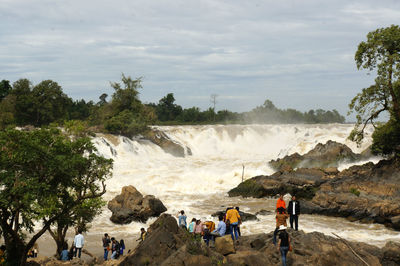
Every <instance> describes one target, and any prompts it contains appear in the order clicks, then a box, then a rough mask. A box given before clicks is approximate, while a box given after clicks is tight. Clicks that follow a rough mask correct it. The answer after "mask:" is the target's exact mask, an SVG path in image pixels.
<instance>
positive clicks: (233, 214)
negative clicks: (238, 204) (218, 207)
mask: <svg viewBox="0 0 400 266" xmlns="http://www.w3.org/2000/svg"><path fill="white" fill-rule="evenodd" d="M226 220H227V221H229V224H230V231H231V236H232V240H233V241H235V240H236V241H238V238H239V235H238V225H239V221H241V217H240V214H239V212H238V211H237V210H236V209H234V208H231V209H229V210H228V211H227V212H226Z"/></svg>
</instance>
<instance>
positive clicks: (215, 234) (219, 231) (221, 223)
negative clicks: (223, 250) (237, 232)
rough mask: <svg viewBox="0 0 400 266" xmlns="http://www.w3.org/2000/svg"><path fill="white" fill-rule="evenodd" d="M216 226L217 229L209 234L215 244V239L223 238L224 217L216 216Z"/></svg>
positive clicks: (224, 230)
mask: <svg viewBox="0 0 400 266" xmlns="http://www.w3.org/2000/svg"><path fill="white" fill-rule="evenodd" d="M218 220H219V222H218V225H217V229H215V230H214V231H212V232H211V236H212V240H213V242H215V238H216V237H220V236H224V235H225V232H226V224H225V222H224V216H222V215H220V216H218Z"/></svg>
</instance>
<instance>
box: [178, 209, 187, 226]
mask: <svg viewBox="0 0 400 266" xmlns="http://www.w3.org/2000/svg"><path fill="white" fill-rule="evenodd" d="M176 216H177V217H178V221H179V227H182V228H184V229H186V228H187V224H186V215H185V212H184V211H183V210H182V211H180V212H178V214H177V215H176Z"/></svg>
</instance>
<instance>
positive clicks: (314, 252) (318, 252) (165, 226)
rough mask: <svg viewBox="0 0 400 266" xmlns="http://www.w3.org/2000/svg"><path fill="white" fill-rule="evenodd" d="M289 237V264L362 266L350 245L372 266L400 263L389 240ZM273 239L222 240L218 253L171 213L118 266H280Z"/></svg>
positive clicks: (293, 234)
mask: <svg viewBox="0 0 400 266" xmlns="http://www.w3.org/2000/svg"><path fill="white" fill-rule="evenodd" d="M288 233H289V235H290V238H291V243H292V247H293V251H291V252H289V253H288V256H287V260H288V265H297V266H300V265H349V266H350V265H351V266H352V265H363V262H362V261H361V260H360V259H359V258H358V257H357V256H356V255H355V254H354V253H353V252H352V251H351V249H350V248H349V246H350V247H351V248H352V249H353V250H355V251H356V253H357V254H358V255H359V256H360V257H362V259H363V260H365V261H366V262H367V263H368V264H369V265H374V266H375V265H377V266H379V265H398V263H399V259H400V244H399V243H393V242H389V243H387V244H386V246H385V247H384V248H378V247H375V246H372V245H368V244H365V243H359V242H348V241H345V240H341V239H338V238H336V237H330V236H327V235H324V234H322V233H318V232H312V233H304V232H303V231H293V230H291V229H289V230H288ZM272 237H273V232H270V233H268V234H257V235H250V236H242V237H241V238H240V243H239V244H237V245H236V244H235V245H234V244H233V241H232V238H231V237H230V236H226V237H222V238H217V240H216V245H215V251H214V250H213V249H210V248H208V247H207V246H205V244H204V242H203V241H197V240H194V239H193V238H192V236H191V235H190V234H189V233H187V231H185V230H184V229H182V228H179V227H178V225H177V222H176V219H175V218H173V217H172V216H171V215H168V214H163V215H161V216H160V217H159V218H158V219H157V220H156V221H155V222H154V223H153V224H152V225H151V226H150V228H149V229H148V235H147V238H146V239H145V240H144V241H143V242H142V243H141V244H139V246H138V247H137V248H136V249H135V250H134V251H133V252H131V253H129V254H127V256H126V257H125V258H124V259H123V261H122V262H121V263H120V264H119V265H124V266H125V265H138V266H141V265H162V266H186V265H193V266H195V265H196V266H197V265H233V266H239V265H240V266H241V265H280V264H281V258H280V254H279V252H278V251H277V250H276V247H275V246H274V245H273V244H272ZM224 241H225V242H224ZM226 241H229V243H228V242H226ZM227 247H228V248H229V250H228V248H227ZM223 254H225V255H223Z"/></svg>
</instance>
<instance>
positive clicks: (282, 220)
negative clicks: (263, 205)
mask: <svg viewBox="0 0 400 266" xmlns="http://www.w3.org/2000/svg"><path fill="white" fill-rule="evenodd" d="M277 212H278V213H277V214H276V216H275V217H276V228H275V231H274V238H273V243H274V245H276V235H277V234H278V230H279V227H280V226H281V225H284V226H285V227H286V226H287V222H286V220H287V218H288V217H289V215H287V213H285V209H284V208H282V207H279V208H278V209H277Z"/></svg>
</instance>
